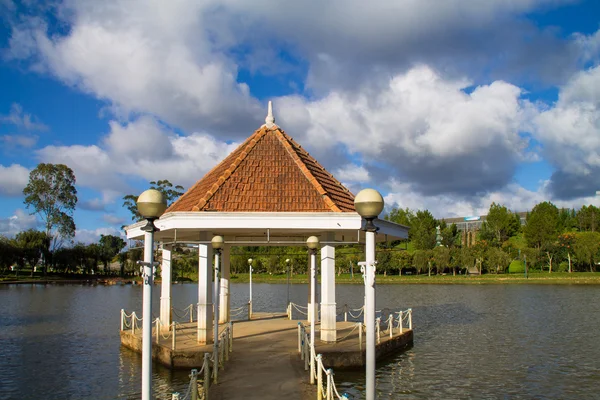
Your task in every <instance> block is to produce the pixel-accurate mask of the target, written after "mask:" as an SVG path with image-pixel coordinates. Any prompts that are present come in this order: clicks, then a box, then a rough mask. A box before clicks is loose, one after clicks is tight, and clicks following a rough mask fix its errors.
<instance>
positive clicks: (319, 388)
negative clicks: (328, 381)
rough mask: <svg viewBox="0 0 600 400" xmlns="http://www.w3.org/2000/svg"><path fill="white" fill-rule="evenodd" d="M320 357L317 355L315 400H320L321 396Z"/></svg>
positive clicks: (321, 372) (321, 370) (321, 375)
mask: <svg viewBox="0 0 600 400" xmlns="http://www.w3.org/2000/svg"><path fill="white" fill-rule="evenodd" d="M322 365H323V364H322V361H321V355H320V354H317V369H318V371H317V399H321V398H322V396H323V389H322V387H323V368H322Z"/></svg>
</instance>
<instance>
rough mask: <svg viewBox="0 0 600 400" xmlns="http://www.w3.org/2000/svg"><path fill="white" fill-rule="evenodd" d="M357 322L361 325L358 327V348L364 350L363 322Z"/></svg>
mask: <svg viewBox="0 0 600 400" xmlns="http://www.w3.org/2000/svg"><path fill="white" fill-rule="evenodd" d="M357 324H359V325H360V327H359V328H358V349H359V350H362V333H363V327H362V322H357Z"/></svg>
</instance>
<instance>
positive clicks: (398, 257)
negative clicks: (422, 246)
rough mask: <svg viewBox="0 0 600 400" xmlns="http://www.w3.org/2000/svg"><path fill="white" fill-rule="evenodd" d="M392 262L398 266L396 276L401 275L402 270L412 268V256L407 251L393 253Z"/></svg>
mask: <svg viewBox="0 0 600 400" xmlns="http://www.w3.org/2000/svg"><path fill="white" fill-rule="evenodd" d="M393 260H394V262H395V264H396V265H397V266H398V269H399V271H398V275H402V268H410V267H412V262H413V256H412V254H410V253H409V252H408V251H405V250H404V251H395V252H394V254H393Z"/></svg>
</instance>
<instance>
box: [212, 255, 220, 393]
mask: <svg viewBox="0 0 600 400" xmlns="http://www.w3.org/2000/svg"><path fill="white" fill-rule="evenodd" d="M220 253H221V252H220V250H219V249H217V250H216V251H215V289H214V290H215V299H217V300H215V303H214V304H215V322H214V325H215V326H214V333H213V337H214V340H213V343H214V344H213V360H214V363H215V368H214V377H215V383H216V382H217V374H218V371H219V303H218V299H219V286H220V285H219V282H220V281H219V255H220Z"/></svg>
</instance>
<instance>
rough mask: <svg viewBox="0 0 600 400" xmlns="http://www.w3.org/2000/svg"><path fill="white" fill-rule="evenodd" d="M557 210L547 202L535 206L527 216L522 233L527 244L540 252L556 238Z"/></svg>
mask: <svg viewBox="0 0 600 400" xmlns="http://www.w3.org/2000/svg"><path fill="white" fill-rule="evenodd" d="M557 229H558V208H556V206H555V205H554V204H552V203H550V202H548V201H545V202H543V203H539V204H537V205H536V206H535V207H533V210H531V213H530V214H529V215H528V216H527V225H525V229H524V233H525V239H526V240H527V244H528V245H529V246H530V247H535V248H537V249H538V250H540V249H541V248H542V247H543V246H544V245H547V244H548V243H549V242H552V241H554V240H555V238H556V233H557Z"/></svg>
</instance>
